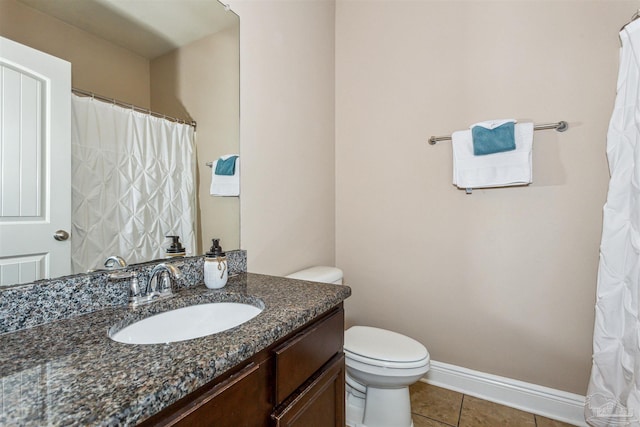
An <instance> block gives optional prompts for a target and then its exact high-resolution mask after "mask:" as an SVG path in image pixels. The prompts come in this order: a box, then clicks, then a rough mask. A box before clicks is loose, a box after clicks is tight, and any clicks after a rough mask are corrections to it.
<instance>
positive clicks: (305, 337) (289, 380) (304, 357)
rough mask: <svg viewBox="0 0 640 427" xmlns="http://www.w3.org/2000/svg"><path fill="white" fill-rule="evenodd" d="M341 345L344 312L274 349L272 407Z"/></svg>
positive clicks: (321, 321) (320, 365)
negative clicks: (273, 396)
mask: <svg viewBox="0 0 640 427" xmlns="http://www.w3.org/2000/svg"><path fill="white" fill-rule="evenodd" d="M343 343H344V310H343V309H340V310H338V311H337V312H335V313H333V314H331V315H329V316H328V317H326V318H325V319H323V320H320V321H319V322H317V323H315V324H313V325H312V326H310V327H309V328H307V329H305V330H303V331H301V332H300V333H299V334H297V335H295V336H294V337H293V338H291V339H290V340H288V341H286V342H285V343H284V344H282V345H281V346H279V347H277V348H276V349H275V350H274V354H275V359H276V360H275V367H276V369H275V376H276V384H275V385H276V387H275V390H276V405H278V404H280V403H281V402H282V401H283V400H285V399H286V398H287V397H288V396H289V395H290V394H291V393H293V392H294V391H295V390H296V389H297V388H298V387H300V386H301V385H302V384H303V383H304V382H305V381H306V380H307V379H309V377H311V376H312V375H313V374H314V373H315V372H316V371H317V370H318V369H320V368H321V367H322V366H323V365H324V364H325V363H327V362H328V361H329V360H330V359H331V358H332V357H333V356H334V355H335V354H337V353H340V352H341V351H342V346H343Z"/></svg>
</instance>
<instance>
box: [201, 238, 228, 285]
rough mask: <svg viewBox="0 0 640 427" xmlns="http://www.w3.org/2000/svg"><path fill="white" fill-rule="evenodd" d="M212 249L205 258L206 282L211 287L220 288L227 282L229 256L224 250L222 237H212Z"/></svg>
mask: <svg viewBox="0 0 640 427" xmlns="http://www.w3.org/2000/svg"><path fill="white" fill-rule="evenodd" d="M211 242H212V245H211V249H209V252H207V253H206V255H205V258H204V284H205V286H206V287H207V288H209V289H219V288H222V287H223V286H224V285H226V284H227V279H228V277H229V276H228V275H229V273H228V271H227V257H226V256H225V254H224V252H222V247H221V246H220V239H212V241H211Z"/></svg>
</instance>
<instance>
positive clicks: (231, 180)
mask: <svg viewBox="0 0 640 427" xmlns="http://www.w3.org/2000/svg"><path fill="white" fill-rule="evenodd" d="M231 156H237V154H227V155H224V156H222V157H220V159H222V160H225V159H228V158H229V157H231ZM217 164H218V160H215V161H214V162H212V164H211V187H210V189H209V193H211V195H212V196H227V197H231V196H239V195H240V157H238V158H237V159H236V167H235V172H234V174H233V175H216V165H217Z"/></svg>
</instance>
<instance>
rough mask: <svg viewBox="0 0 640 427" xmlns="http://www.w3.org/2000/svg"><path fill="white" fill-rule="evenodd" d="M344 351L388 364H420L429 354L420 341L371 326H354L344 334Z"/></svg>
mask: <svg viewBox="0 0 640 427" xmlns="http://www.w3.org/2000/svg"><path fill="white" fill-rule="evenodd" d="M344 349H345V351H348V352H350V353H353V354H357V355H359V356H362V357H365V358H369V359H376V360H383V361H386V362H401V363H409V362H418V361H421V360H424V359H425V358H428V357H429V352H428V351H427V349H426V348H425V346H423V345H422V344H420V343H419V342H418V341H416V340H414V339H412V338H409V337H407V336H404V335H402V334H398V333H396V332H392V331H387V330H386V329H379V328H372V327H370V326H352V327H351V328H349V329H348V330H347V331H346V332H345V333H344Z"/></svg>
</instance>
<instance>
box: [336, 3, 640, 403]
mask: <svg viewBox="0 0 640 427" xmlns="http://www.w3.org/2000/svg"><path fill="white" fill-rule="evenodd" d="M637 6H638V5H637V2H635V1H617V2H611V1H597V2H596V1H581V2H575V1H555V2H540V1H517V2H516V1H510V2H509V1H506V2H505V1H498V2H488V1H469V2H453V1H452V2H442V1H440V2H430V1H421V2H415V1H414V2H397V1H395V2H394V1H368V2H361V1H346V0H339V1H338V3H337V9H336V215H337V219H336V261H337V265H338V266H339V267H342V268H343V269H344V271H345V276H346V279H347V282H348V283H349V284H350V285H351V286H352V289H353V296H352V297H351V298H350V299H349V300H348V301H347V316H348V322H351V323H359V324H366V325H373V326H379V327H384V328H390V329H393V330H397V331H399V332H402V333H405V334H408V335H410V336H413V337H415V338H416V339H418V340H419V341H421V342H423V343H424V344H425V345H426V346H427V348H428V349H429V351H430V352H431V355H432V358H433V359H434V360H437V361H441V362H447V363H451V364H454V365H459V366H463V367H467V368H471V369H475V370H479V371H483V372H488V373H493V374H497V375H502V376H506V377H510V378H515V379H519V380H523V381H528V382H532V383H536V384H541V385H545V386H549V387H553V388H557V389H561V390H566V391H569V392H575V393H580V394H585V393H586V385H587V381H588V375H589V371H590V366H591V339H592V331H593V312H594V296H595V283H596V271H597V265H598V246H599V241H600V233H601V226H602V216H601V209H602V205H603V203H604V201H605V197H606V190H607V185H608V170H607V163H606V157H605V140H606V128H607V124H608V120H609V117H610V115H611V111H612V106H613V100H614V96H615V87H616V73H617V65H618V62H617V61H618V48H619V42H618V36H617V32H618V29H619V28H620V27H621V25H622V24H624V23H625V22H626V21H627V20H628V19H629V18H630V16H631V15H632V14H633V13H634V12H635V10H636V9H637ZM508 117H513V118H517V119H519V120H521V121H534V122H552V121H559V120H567V121H568V122H569V123H570V126H571V128H570V130H569V131H568V132H566V133H562V134H560V133H557V132H554V131H545V132H537V133H536V134H535V142H534V154H533V162H534V184H532V185H531V186H528V187H523V188H509V189H493V190H475V191H474V192H473V195H465V193H464V191H462V190H458V189H456V188H455V187H454V186H452V184H451V176H452V172H451V169H452V168H451V145H450V143H449V142H441V143H439V144H438V145H436V146H431V145H428V144H427V142H426V141H427V139H428V137H429V136H431V135H447V134H450V133H451V132H452V131H454V130H458V129H463V128H466V127H467V126H469V125H470V124H472V123H475V122H478V121H481V120H485V119H492V118H508Z"/></svg>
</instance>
